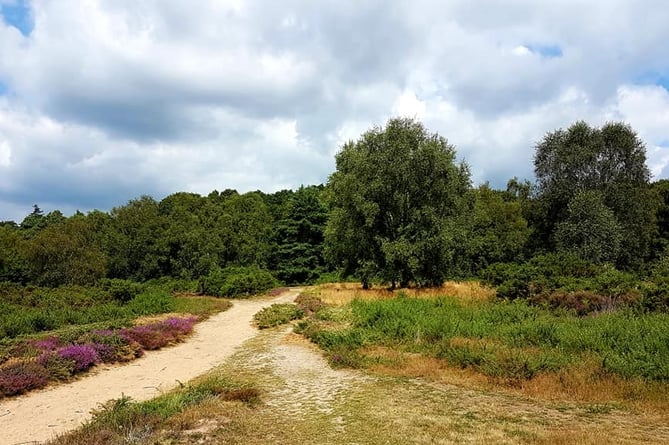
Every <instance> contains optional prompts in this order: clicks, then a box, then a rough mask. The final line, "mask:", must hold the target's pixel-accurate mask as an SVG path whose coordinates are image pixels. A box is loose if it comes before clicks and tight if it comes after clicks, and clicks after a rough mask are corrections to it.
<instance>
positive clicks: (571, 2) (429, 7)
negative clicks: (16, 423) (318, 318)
mask: <svg viewBox="0 0 669 445" xmlns="http://www.w3.org/2000/svg"><path fill="white" fill-rule="evenodd" d="M82 5H83V6H82ZM33 10H34V19H35V29H34V31H33V32H32V34H31V35H30V36H29V37H24V36H22V35H21V34H20V33H18V32H15V30H13V28H12V29H9V28H7V27H3V25H2V24H0V79H1V80H2V82H3V83H4V84H5V85H6V86H7V89H8V90H9V91H11V97H10V98H6V97H5V98H4V99H3V98H2V96H1V95H2V93H1V92H0V144H2V143H3V141H6V142H7V144H8V146H10V147H11V149H12V155H11V159H12V163H11V165H9V166H3V165H0V175H2V176H4V180H3V178H0V201H4V202H6V203H10V202H11V203H14V204H16V205H19V204H20V203H30V204H32V203H33V202H31V201H33V200H35V199H37V198H41V199H40V200H42V199H43V200H45V201H44V202H47V201H48V202H55V203H61V204H62V205H63V208H72V207H79V206H81V208H84V209H87V208H89V207H90V208H93V207H108V206H112V205H118V204H122V203H123V202H125V201H127V200H128V199H130V198H133V197H136V196H139V195H140V194H144V193H148V194H153V195H155V196H157V197H160V196H161V195H164V194H168V193H171V192H174V191H177V190H188V191H195V192H198V193H207V192H208V191H210V190H211V189H213V188H218V189H223V188H228V187H235V188H239V189H240V190H251V189H258V188H260V189H263V190H268V191H270V190H275V189H277V188H283V187H296V186H299V185H300V184H302V183H314V182H321V181H324V180H326V178H327V176H328V174H329V173H330V172H331V171H332V169H333V167H334V160H333V159H332V153H333V152H335V151H336V150H337V144H339V143H341V142H342V138H344V139H345V138H346V137H357V136H358V135H359V134H353V135H352V134H351V129H355V131H358V130H359V131H364V130H365V129H367V128H369V127H371V126H373V125H382V124H384V123H385V121H386V120H387V119H388V118H389V117H390V116H391V115H392V114H393V113H394V112H396V111H393V110H395V109H396V102H397V100H398V98H399V97H400V96H401V95H403V94H404V93H405V92H408V93H412V94H415V96H416V98H417V100H418V101H422V106H423V108H424V109H425V113H424V116H422V115H421V116H417V117H419V118H423V119H424V120H425V122H426V125H427V126H428V128H429V129H430V130H432V131H438V132H440V133H441V134H443V135H444V136H446V137H448V138H449V140H450V141H451V142H452V143H454V144H456V146H457V149H458V154H459V155H460V156H461V157H464V158H466V160H467V161H468V162H469V164H470V165H471V167H472V171H473V177H474V180H475V181H476V182H482V181H484V180H490V181H491V183H492V184H493V185H495V186H500V187H503V186H504V185H505V183H506V180H508V178H510V177H512V176H519V177H521V178H523V177H529V176H531V174H532V166H531V158H532V151H533V146H534V143H535V142H536V141H537V140H538V139H540V138H541V137H542V135H543V134H544V133H545V132H546V131H549V130H551V129H554V128H557V127H558V126H566V125H569V124H570V123H571V122H573V121H575V120H577V119H588V120H592V121H593V122H594V123H599V122H600V121H603V120H606V119H607V118H610V117H611V116H614V117H616V118H618V117H619V118H624V119H629V120H632V121H633V122H632V123H633V125H634V126H638V127H639V128H642V129H644V132H645V133H644V134H645V135H646V136H647V137H649V138H651V140H649V141H648V142H649V145H650V144H651V143H652V144H655V145H657V144H658V141H660V140H667V139H669V136H668V135H667V133H666V130H663V129H664V128H669V125H665V123H666V122H665V121H663V120H662V119H663V118H662V117H661V116H664V114H663V112H667V113H669V111H666V109H667V107H668V105H667V104H666V103H665V102H662V101H658V102H657V105H654V108H653V109H652V111H653V112H652V113H650V112H648V113H639V112H638V111H637V110H639V108H640V105H638V104H637V102H638V103H642V102H643V101H644V100H646V99H648V98H652V97H654V96H652V94H651V92H650V91H645V90H638V91H637V90H634V94H635V95H636V96H635V97H638V101H637V102H634V106H633V107H632V106H630V105H627V108H625V98H624V97H621V96H620V94H619V91H620V89H621V88H623V87H625V88H627V87H629V88H632V89H633V88H634V83H635V82H637V81H638V80H639V79H643V78H648V73H656V74H657V76H656V77H659V78H661V77H662V75H663V73H667V72H669V46H667V45H666V41H668V40H669V30H668V28H667V27H666V23H667V22H669V7H667V6H666V4H665V3H664V2H661V1H659V0H658V1H653V2H645V3H644V4H643V5H639V4H638V3H637V2H632V1H629V0H613V1H607V2H604V1H599V0H597V1H592V2H588V3H587V4H583V3H582V2H579V1H577V0H564V1H559V2H551V3H548V4H545V3H536V2H532V1H529V0H527V1H521V0H514V1H509V2H503V3H500V2H497V3H495V2H492V3H491V2H477V1H471V0H457V1H450V2H434V1H429V0H415V1H413V2H411V3H409V2H401V1H396V2H386V1H380V0H373V1H369V2H347V1H344V2H341V1H330V0H327V1H325V0H324V1H322V2H321V1H319V2H311V1H302V0H287V1H285V2H266V1H260V0H249V1H239V2H227V3H223V2H218V1H210V2H200V3H199V4H198V5H197V7H195V6H193V5H191V4H188V3H185V2H183V1H179V0H142V1H130V0H118V1H114V2H90V3H86V4H81V3H80V2H77V1H74V0H71V1H68V0H62V1H59V2H49V1H42V0H40V1H35V2H33ZM641 29H642V30H643V32H640V30H641ZM521 46H525V47H527V48H529V49H530V51H528V53H527V54H522V53H523V51H522V50H520V51H519V50H517V49H518V48H519V47H521ZM542 48H543V49H544V50H545V49H546V48H552V49H553V50H554V49H555V48H559V49H560V51H561V55H559V57H546V54H542ZM514 50H515V51H514ZM532 50H533V51H532ZM544 52H545V51H544ZM3 101H4V105H3ZM419 108H420V107H419ZM658 116H659V117H658ZM3 119H4V120H3ZM634 119H636V120H634ZM8 122H9V123H8ZM649 122H650V123H649ZM646 123H649V124H648V125H646ZM646 128H650V129H649V130H646ZM260 129H264V130H262V131H261V130H260ZM263 131H264V133H263ZM291 131H294V132H295V134H294V135H293V134H292V133H290V132H291ZM286 132H287V133H290V134H287V133H286ZM654 156H655V158H654V162H656V163H658V165H657V166H656V168H657V169H658V171H659V170H661V169H662V165H664V164H662V163H663V162H665V161H664V159H665V158H667V159H669V157H667V156H664V155H663V154H662V153H656V154H655V155H654ZM666 162H669V160H668V161H666ZM664 168H665V171H664V173H662V174H663V175H664V174H665V173H666V168H667V167H666V166H665V167H664ZM3 184H4V185H3ZM7 184H9V185H7ZM30 204H29V205H30ZM29 205H28V207H27V208H28V209H29ZM68 205H69V206H70V207H68ZM7 206H8V207H7V208H9V204H7ZM12 208H14V207H12ZM8 212H9V211H8ZM0 219H2V215H1V214H0Z"/></svg>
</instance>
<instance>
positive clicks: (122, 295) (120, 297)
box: [99, 278, 144, 303]
mask: <svg viewBox="0 0 669 445" xmlns="http://www.w3.org/2000/svg"><path fill="white" fill-rule="evenodd" d="M99 283H100V287H101V288H102V289H103V290H104V291H105V292H109V294H110V295H111V296H112V297H113V298H114V300H116V301H120V302H121V303H127V302H128V301H130V300H132V299H133V298H135V297H136V296H137V295H138V294H139V293H140V292H142V290H143V289H144V287H143V286H142V285H141V284H139V283H137V282H135V281H130V280H121V279H118V278H112V279H103V280H100V282H99Z"/></svg>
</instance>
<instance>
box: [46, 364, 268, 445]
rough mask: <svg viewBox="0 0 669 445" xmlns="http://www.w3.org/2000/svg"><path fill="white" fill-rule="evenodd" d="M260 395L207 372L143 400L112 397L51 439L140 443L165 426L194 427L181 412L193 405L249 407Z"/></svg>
mask: <svg viewBox="0 0 669 445" xmlns="http://www.w3.org/2000/svg"><path fill="white" fill-rule="evenodd" d="M259 397H260V392H259V391H258V389H257V388H255V387H253V386H251V385H249V384H247V383H240V382H238V381H234V380H230V379H227V378H225V377H222V376H219V375H209V376H207V377H205V378H202V379H199V380H196V381H195V382H193V383H191V384H188V385H184V386H182V387H181V388H179V389H177V390H174V391H172V392H170V393H167V394H164V395H162V396H159V397H157V398H155V399H152V400H148V401H145V402H134V401H133V400H131V399H130V398H129V397H123V398H120V399H115V400H111V401H109V402H107V403H105V404H104V405H102V406H101V407H100V409H98V410H97V411H96V412H94V414H93V418H92V419H91V420H90V421H89V422H88V423H87V424H85V425H84V426H83V427H82V428H80V429H78V430H76V431H74V432H73V433H69V434H65V435H62V436H60V437H58V438H56V439H55V440H53V441H52V442H50V443H51V444H52V445H88V444H92V443H140V442H142V441H143V440H146V439H147V438H150V437H151V436H152V435H154V434H156V433H157V432H160V431H161V430H162V431H164V430H165V428H170V429H171V430H172V431H174V432H177V431H183V430H188V429H189V428H192V427H194V426H195V425H196V420H197V419H195V418H193V417H190V419H189V418H188V417H186V416H184V414H186V413H188V410H189V409H191V408H193V407H200V409H202V407H206V406H207V405H211V404H212V403H214V402H218V403H228V404H229V403H235V402H237V403H242V404H244V405H246V406H249V407H252V406H254V405H256V404H257V403H258V401H259Z"/></svg>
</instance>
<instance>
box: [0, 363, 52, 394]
mask: <svg viewBox="0 0 669 445" xmlns="http://www.w3.org/2000/svg"><path fill="white" fill-rule="evenodd" d="M48 382H49V373H48V371H47V370H46V369H45V368H44V367H43V366H41V365H39V364H38V363H35V362H33V361H17V362H12V363H8V364H5V365H4V366H2V367H1V368H0V393H1V394H3V395H5V396H13V395H16V394H23V393H24V392H26V391H29V390H31V389H38V388H43V387H45V386H46V384H47V383H48Z"/></svg>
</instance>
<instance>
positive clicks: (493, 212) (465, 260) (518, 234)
mask: <svg viewBox="0 0 669 445" xmlns="http://www.w3.org/2000/svg"><path fill="white" fill-rule="evenodd" d="M473 196H474V209H473V212H472V214H471V215H465V221H464V222H463V226H465V227H467V234H466V236H465V237H464V239H463V240H462V241H461V243H460V250H459V252H458V255H457V256H458V257H459V258H460V261H461V262H460V264H461V269H462V274H463V275H465V276H473V275H476V274H477V273H478V272H479V271H481V270H482V269H485V268H486V267H487V266H489V265H490V264H493V263H498V262H511V261H516V260H518V259H520V258H521V257H522V255H523V252H524V249H525V245H526V243H527V240H528V238H529V234H530V229H529V227H528V225H527V221H526V220H525V218H524V217H523V214H522V206H521V202H520V201H519V199H518V198H517V197H516V196H515V195H512V194H511V193H510V192H501V191H497V190H492V189H491V188H490V187H489V186H488V185H487V184H484V185H482V186H480V187H479V188H477V189H475V190H474V191H473Z"/></svg>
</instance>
